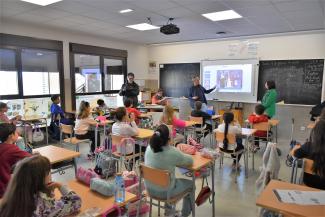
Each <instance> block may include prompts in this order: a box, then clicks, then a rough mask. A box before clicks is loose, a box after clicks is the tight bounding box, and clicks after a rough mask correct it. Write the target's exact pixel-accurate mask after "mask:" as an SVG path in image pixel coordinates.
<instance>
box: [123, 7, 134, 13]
mask: <svg viewBox="0 0 325 217" xmlns="http://www.w3.org/2000/svg"><path fill="white" fill-rule="evenodd" d="M132 11H133V10H132V9H129V8H128V9H124V10H120V14H125V13H129V12H132Z"/></svg>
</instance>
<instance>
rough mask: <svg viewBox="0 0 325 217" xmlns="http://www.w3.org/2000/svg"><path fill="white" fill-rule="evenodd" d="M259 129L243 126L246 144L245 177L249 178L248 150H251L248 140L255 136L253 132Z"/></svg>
mask: <svg viewBox="0 0 325 217" xmlns="http://www.w3.org/2000/svg"><path fill="white" fill-rule="evenodd" d="M256 131H257V130H255V129H251V128H241V135H242V136H243V137H245V144H244V148H245V151H244V163H245V177H246V178H248V151H249V147H248V145H249V144H248V140H249V137H251V136H253V134H254V133H255V132H256Z"/></svg>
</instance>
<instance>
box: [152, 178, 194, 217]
mask: <svg viewBox="0 0 325 217" xmlns="http://www.w3.org/2000/svg"><path fill="white" fill-rule="evenodd" d="M192 188H193V183H192V180H188V179H175V186H174V188H172V189H170V190H169V197H173V196H175V195H178V194H181V193H182V192H184V191H186V190H188V189H191V190H193V189H192ZM147 190H148V191H149V193H150V194H151V195H153V196H155V197H158V198H162V199H166V198H167V191H164V192H155V190H153V189H147ZM193 201H194V198H193V195H192V193H190V194H188V195H186V196H185V197H184V198H183V207H182V216H184V217H186V216H189V215H190V214H191V212H192V202H193ZM171 212H172V206H171V205H169V204H165V215H169V214H171Z"/></svg>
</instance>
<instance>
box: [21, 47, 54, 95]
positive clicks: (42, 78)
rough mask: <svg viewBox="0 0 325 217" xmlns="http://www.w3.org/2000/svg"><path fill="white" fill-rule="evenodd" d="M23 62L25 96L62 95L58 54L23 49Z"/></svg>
mask: <svg viewBox="0 0 325 217" xmlns="http://www.w3.org/2000/svg"><path fill="white" fill-rule="evenodd" d="M21 60H22V76H23V94H24V96H32V95H52V94H59V93H60V79H59V78H60V76H59V70H58V54H57V52H55V51H47V50H36V49H22V52H21Z"/></svg>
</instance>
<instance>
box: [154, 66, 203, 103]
mask: <svg viewBox="0 0 325 217" xmlns="http://www.w3.org/2000/svg"><path fill="white" fill-rule="evenodd" d="M159 73H160V74H159V87H160V88H163V90H164V93H165V95H166V96H170V97H182V96H185V97H188V95H189V89H190V87H191V86H192V85H193V82H192V77H193V76H194V75H197V76H200V63H176V64H160V65H159Z"/></svg>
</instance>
